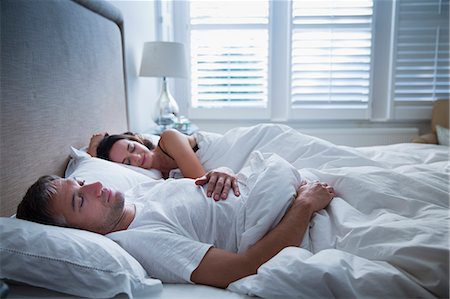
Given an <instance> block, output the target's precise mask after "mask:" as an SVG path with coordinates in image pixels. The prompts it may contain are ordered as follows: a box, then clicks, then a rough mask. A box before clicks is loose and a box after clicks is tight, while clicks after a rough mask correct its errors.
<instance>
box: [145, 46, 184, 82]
mask: <svg viewBox="0 0 450 299" xmlns="http://www.w3.org/2000/svg"><path fill="white" fill-rule="evenodd" d="M185 55H186V54H185V52H184V45H183V44H181V43H175V42H146V43H144V50H143V52H142V61H141V71H140V74H139V75H140V76H141V77H182V78H184V77H187V69H186V56H185Z"/></svg>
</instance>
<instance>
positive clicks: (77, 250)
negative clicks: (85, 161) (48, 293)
mask: <svg viewBox="0 0 450 299" xmlns="http://www.w3.org/2000/svg"><path fill="white" fill-rule="evenodd" d="M0 240H2V241H1V244H0V265H1V267H0V278H2V279H11V280H14V281H18V282H22V283H26V284H29V285H33V286H37V287H44V288H47V289H51V290H55V291H58V292H63V293H67V294H72V295H75V296H83V297H89V298H110V297H113V296H115V295H117V294H119V293H126V294H127V295H128V296H129V297H130V298H133V296H137V297H138V296H142V295H143V294H145V295H146V296H149V294H151V293H154V292H159V291H161V290H162V284H161V282H160V281H159V280H157V279H152V278H149V277H148V275H147V273H146V272H145V270H144V269H143V268H142V266H141V265H140V264H139V263H138V262H137V261H136V260H135V259H134V258H133V257H132V256H131V255H130V254H128V253H127V252H126V251H125V250H124V249H122V247H120V246H119V245H118V244H116V243H114V242H113V241H112V240H110V239H108V238H107V237H105V236H102V235H99V234H95V233H91V232H88V231H83V230H77V229H71V228H63V227H56V226H51V225H43V224H38V223H34V222H29V221H25V220H21V219H16V218H5V217H1V218H0Z"/></svg>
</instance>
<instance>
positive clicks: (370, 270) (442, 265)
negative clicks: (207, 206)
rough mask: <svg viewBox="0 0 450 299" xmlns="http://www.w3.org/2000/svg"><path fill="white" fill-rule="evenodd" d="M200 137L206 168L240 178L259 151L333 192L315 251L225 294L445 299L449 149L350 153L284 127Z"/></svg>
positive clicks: (274, 263)
mask: <svg viewBox="0 0 450 299" xmlns="http://www.w3.org/2000/svg"><path fill="white" fill-rule="evenodd" d="M197 140H198V144H199V148H200V150H199V152H198V156H199V158H200V160H201V162H202V163H203V165H204V166H205V168H206V169H212V168H215V167H217V166H228V167H230V168H232V169H233V170H234V171H236V172H237V171H238V170H240V169H241V168H242V167H243V166H244V165H245V162H246V160H247V158H248V157H249V156H250V154H251V153H252V152H253V151H255V150H258V151H260V152H262V153H277V154H278V155H279V156H281V157H283V158H285V159H286V160H287V161H289V162H290V163H291V164H293V165H294V166H295V167H296V168H297V169H298V170H299V171H300V173H301V176H302V178H303V179H307V180H320V181H325V182H327V183H329V184H331V185H332V186H334V187H335V190H336V191H337V197H335V198H334V199H333V201H332V202H331V204H330V205H329V207H328V208H327V209H326V210H323V211H321V212H320V213H316V214H315V216H314V217H313V219H312V222H311V225H310V229H309V232H308V237H309V248H306V249H305V248H294V247H289V248H286V249H284V250H283V251H281V252H280V253H279V254H278V255H276V256H275V257H274V258H272V259H271V260H270V261H268V262H267V263H265V264H264V265H262V266H261V267H260V268H259V270H258V273H257V274H256V275H252V276H249V277H246V278H243V279H241V280H239V281H236V282H234V283H232V284H231V285H230V286H229V290H231V291H234V292H238V293H243V294H249V295H257V296H261V297H265V298H274V297H299V298H309V297H346V298H351V297H356V298H360V297H377V298H387V297H389V298H404V297H448V296H449V209H448V208H449V162H448V147H444V146H437V145H423V144H397V145H389V146H380V147H367V148H350V147H344V146H336V145H333V144H331V143H328V142H326V141H323V140H320V139H317V138H313V137H311V136H307V135H303V134H300V133H298V132H297V131H295V130H293V129H291V128H288V127H285V126H279V125H259V126H256V127H250V128H239V129H235V130H232V131H229V132H228V133H226V134H225V135H223V136H219V135H215V134H208V133H202V132H200V133H198V134H197ZM264 211H265V212H266V213H267V211H271V209H265V210H264ZM272 211H273V213H277V211H275V210H272ZM260 216H262V215H254V216H253V217H260ZM274 218H275V215H274ZM253 220H254V221H255V220H256V219H253Z"/></svg>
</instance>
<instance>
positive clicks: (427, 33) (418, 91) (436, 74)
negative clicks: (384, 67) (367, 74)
mask: <svg viewBox="0 0 450 299" xmlns="http://www.w3.org/2000/svg"><path fill="white" fill-rule="evenodd" d="M397 5H398V12H397V13H398V24H397V32H396V34H397V39H396V40H397V44H396V54H395V57H396V59H395V63H396V64H395V70H394V100H395V101H397V102H404V101H431V100H435V99H439V98H447V99H448V98H449V90H450V87H449V82H450V76H449V72H450V68H449V61H450V60H449V1H448V0H400V1H398V4H397Z"/></svg>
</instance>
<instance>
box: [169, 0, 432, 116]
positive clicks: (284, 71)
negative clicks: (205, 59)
mask: <svg viewBox="0 0 450 299" xmlns="http://www.w3.org/2000/svg"><path fill="white" fill-rule="evenodd" d="M396 2H397V1H379V0H374V2H373V22H372V30H373V31H372V59H371V60H372V62H371V71H370V72H371V74H370V81H369V82H370V86H369V97H368V103H367V107H366V108H365V107H361V106H360V105H340V104H336V105H333V104H327V105H323V104H301V105H296V106H293V105H291V101H290V89H291V80H290V76H291V69H290V65H291V63H290V62H291V61H290V59H291V52H290V51H291V50H290V44H291V30H292V29H291V15H290V14H291V9H292V2H291V1H270V3H269V28H268V29H269V49H268V59H269V61H268V72H269V73H268V91H267V95H268V103H267V107H265V108H264V107H242V106H240V105H236V107H220V108H204V107H199V108H196V107H191V104H190V98H191V87H190V84H189V82H190V74H191V72H190V64H189V65H188V73H189V75H188V78H187V79H185V80H183V79H172V80H171V81H172V83H171V82H170V81H169V83H170V84H172V85H173V86H172V90H173V93H174V96H175V98H176V99H177V102H178V104H179V106H180V112H181V114H183V115H186V116H187V117H188V118H189V119H191V120H194V121H195V120H212V119H217V120H236V119H241V120H254V121H259V122H262V121H272V122H299V121H303V120H304V121H312V120H329V121H368V122H387V121H404V120H425V119H429V118H430V116H431V106H432V103H431V101H426V102H401V103H395V101H394V81H393V75H394V74H393V72H394V69H395V61H394V54H395V47H396V30H395V28H396V25H397V18H396V16H397V14H398V5H397V3H396ZM170 3H171V6H172V7H171V9H172V14H173V15H172V16H173V17H172V18H171V20H169V21H170V22H171V24H170V25H169V26H170V27H171V28H172V31H171V35H172V36H171V38H173V40H174V41H177V42H182V43H184V44H185V45H186V49H190V40H189V14H188V9H189V3H188V1H171V2H170ZM164 22H165V21H164V20H162V24H164ZM379 41H382V42H379ZM275 44H276V45H277V47H273V46H272V45H275ZM280 45H283V46H280ZM188 56H189V55H188ZM386 57H388V58H387V59H386Z"/></svg>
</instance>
